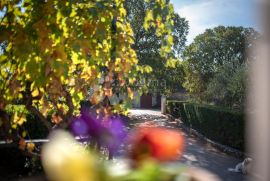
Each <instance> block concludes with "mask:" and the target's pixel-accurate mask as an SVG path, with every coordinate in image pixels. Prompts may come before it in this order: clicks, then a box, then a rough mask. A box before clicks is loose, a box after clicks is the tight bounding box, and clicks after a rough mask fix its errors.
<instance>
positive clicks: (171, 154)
mask: <svg viewBox="0 0 270 181" xmlns="http://www.w3.org/2000/svg"><path fill="white" fill-rule="evenodd" d="M132 136H133V137H132V139H133V140H132V149H131V155H130V156H131V158H132V159H133V160H135V161H141V160H144V159H146V158H154V159H156V160H158V161H170V160H175V159H177V158H179V157H180V156H181V154H182V153H183V150H184V137H183V135H182V134H181V133H179V132H178V131H173V130H169V129H164V128H157V127H156V128H155V127H152V128H141V129H139V130H137V131H135V132H134V134H133V135H132Z"/></svg>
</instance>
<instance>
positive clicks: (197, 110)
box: [167, 101, 245, 151]
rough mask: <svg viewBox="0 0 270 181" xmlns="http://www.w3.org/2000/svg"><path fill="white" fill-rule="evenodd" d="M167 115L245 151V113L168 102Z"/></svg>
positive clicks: (195, 104)
mask: <svg viewBox="0 0 270 181" xmlns="http://www.w3.org/2000/svg"><path fill="white" fill-rule="evenodd" d="M167 113H169V114H171V115H172V116H174V117H176V118H181V120H182V121H183V123H184V124H186V125H187V126H189V127H191V128H193V129H195V130H197V131H198V132H200V133H201V134H203V135H204V136H206V137H207V138H209V139H211V140H213V141H216V142H218V143H221V144H223V145H227V146H230V147H232V148H236V149H239V150H241V151H244V148H245V140H244V138H245V132H244V131H245V116H244V113H241V112H238V111H234V110H230V109H228V108H223V107H217V106H210V105H202V104H197V103H191V102H182V101H167Z"/></svg>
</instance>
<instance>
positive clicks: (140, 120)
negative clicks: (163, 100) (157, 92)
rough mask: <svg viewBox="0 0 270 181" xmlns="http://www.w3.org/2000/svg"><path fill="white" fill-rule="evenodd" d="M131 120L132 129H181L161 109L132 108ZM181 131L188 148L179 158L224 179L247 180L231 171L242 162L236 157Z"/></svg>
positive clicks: (233, 180) (129, 124)
mask: <svg viewBox="0 0 270 181" xmlns="http://www.w3.org/2000/svg"><path fill="white" fill-rule="evenodd" d="M129 117H130V119H131V120H130V121H129V123H128V126H127V128H128V129H132V128H136V127H138V126H142V125H143V126H150V127H151V126H152V125H158V126H161V127H166V128H173V129H181V128H180V126H179V124H178V122H175V121H172V120H169V119H168V117H167V116H165V115H162V114H161V113H160V111H159V110H142V109H133V110H130V114H129ZM181 131H182V132H183V134H184V135H185V137H186V149H185V152H184V154H183V156H182V158H181V159H180V160H179V161H180V162H182V163H185V164H186V165H189V166H196V167H202V168H205V169H207V170H209V171H211V172H213V173H215V174H216V175H218V176H219V177H220V178H221V179H222V180H224V181H241V180H245V176H243V175H242V174H240V173H233V172H229V171H228V168H231V167H234V166H235V165H236V164H238V163H239V162H241V161H242V160H239V159H237V158H235V157H232V156H229V155H227V154H225V153H222V152H220V151H218V150H217V149H215V148H213V147H212V146H210V145H208V144H207V143H205V142H204V141H202V140H199V139H198V138H196V137H194V136H192V135H189V134H188V133H186V132H184V131H183V130H182V129H181Z"/></svg>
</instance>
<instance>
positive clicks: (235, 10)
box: [171, 0, 258, 44]
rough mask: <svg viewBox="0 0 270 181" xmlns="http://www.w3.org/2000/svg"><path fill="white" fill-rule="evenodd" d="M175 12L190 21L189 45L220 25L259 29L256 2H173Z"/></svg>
mask: <svg viewBox="0 0 270 181" xmlns="http://www.w3.org/2000/svg"><path fill="white" fill-rule="evenodd" d="M171 2H172V4H173V5H174V9H175V11H176V12H177V13H178V14H179V15H180V16H181V17H185V18H186V19H187V20H188V21H189V26H190V29H189V34H188V36H187V44H190V43H191V42H192V41H193V39H194V38H195V37H196V36H197V35H199V34H201V33H203V32H204V31H205V29H207V28H213V27H215V26H218V25H223V26H244V27H253V28H256V29H258V28H257V27H258V25H257V24H258V23H257V20H256V6H255V0H171Z"/></svg>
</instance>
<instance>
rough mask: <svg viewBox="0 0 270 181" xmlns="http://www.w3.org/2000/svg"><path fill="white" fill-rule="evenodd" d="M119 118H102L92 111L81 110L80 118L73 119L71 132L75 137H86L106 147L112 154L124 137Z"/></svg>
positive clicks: (122, 125)
mask: <svg viewBox="0 0 270 181" xmlns="http://www.w3.org/2000/svg"><path fill="white" fill-rule="evenodd" d="M124 128H125V127H124V124H123V122H122V120H121V117H120V116H116V115H115V116H111V117H109V118H108V117H107V118H105V117H102V116H100V115H97V113H96V111H95V110H93V109H90V110H89V109H84V110H82V113H81V116H80V117H79V118H77V119H74V120H73V122H72V124H71V131H72V133H73V134H74V135H75V136H83V137H88V138H89V141H95V142H97V143H98V144H99V145H101V146H104V147H107V148H108V149H109V150H110V152H111V153H112V154H114V153H115V152H116V151H117V149H118V148H119V146H120V145H121V144H122V142H123V141H124V139H125V137H126V131H125V129H124Z"/></svg>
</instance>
